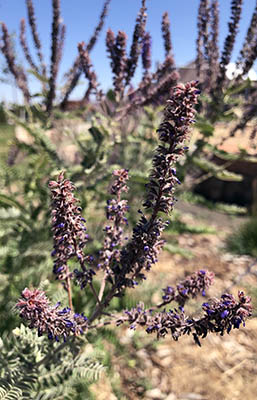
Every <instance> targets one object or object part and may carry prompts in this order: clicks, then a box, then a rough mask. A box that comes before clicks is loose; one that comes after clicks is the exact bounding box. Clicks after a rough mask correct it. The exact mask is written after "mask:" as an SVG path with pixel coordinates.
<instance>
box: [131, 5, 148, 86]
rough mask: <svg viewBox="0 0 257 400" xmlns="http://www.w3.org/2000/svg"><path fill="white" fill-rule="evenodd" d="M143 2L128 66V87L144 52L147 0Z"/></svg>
mask: <svg viewBox="0 0 257 400" xmlns="http://www.w3.org/2000/svg"><path fill="white" fill-rule="evenodd" d="M141 1H142V5H141V8H140V10H139V13H138V16H137V19H136V24H135V28H134V32H133V39H132V44H131V48H130V54H129V57H128V61H127V65H126V85H129V83H130V81H131V79H132V78H133V76H134V74H135V70H136V67H137V63H138V59H139V56H140V54H141V51H142V40H143V37H144V33H145V25H146V6H145V3H146V0H141Z"/></svg>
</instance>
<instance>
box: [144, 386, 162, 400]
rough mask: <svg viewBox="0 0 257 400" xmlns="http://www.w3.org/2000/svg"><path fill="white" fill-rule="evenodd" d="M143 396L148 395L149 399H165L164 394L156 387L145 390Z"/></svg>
mask: <svg viewBox="0 0 257 400" xmlns="http://www.w3.org/2000/svg"><path fill="white" fill-rule="evenodd" d="M145 396H146V397H148V398H149V399H155V400H162V399H166V394H164V393H162V392H161V390H160V389H158V388H155V389H151V390H147V391H146V392H145Z"/></svg>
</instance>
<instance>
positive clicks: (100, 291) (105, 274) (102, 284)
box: [98, 271, 108, 302]
mask: <svg viewBox="0 0 257 400" xmlns="http://www.w3.org/2000/svg"><path fill="white" fill-rule="evenodd" d="M107 275H108V274H107V272H106V271H105V273H104V277H103V280H102V283H101V287H100V290H99V294H98V298H99V300H100V302H101V301H102V298H103V294H104V289H105V285H106V278H107Z"/></svg>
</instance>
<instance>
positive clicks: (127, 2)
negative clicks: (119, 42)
mask: <svg viewBox="0 0 257 400" xmlns="http://www.w3.org/2000/svg"><path fill="white" fill-rule="evenodd" d="M103 2H104V0H61V7H62V18H63V20H64V23H65V24H66V27H67V34H66V41H65V48H64V54H63V60H62V64H61V69H60V72H59V83H60V84H62V82H63V81H62V79H61V78H62V76H63V73H64V72H65V71H66V70H67V69H69V67H70V66H71V64H72V62H73V60H74V59H75V57H76V55H77V43H78V42H80V41H82V40H84V41H85V42H87V41H88V40H89V38H90V36H91V34H92V33H93V31H94V27H95V25H96V23H97V21H98V18H99V15H100V13H101V10H102V6H103ZM51 3H52V2H51V0H34V7H35V12H36V18H37V22H38V31H39V35H40V39H41V42H42V44H43V50H44V54H45V57H46V60H49V55H50V51H49V50H50V34H51ZM220 3H221V4H220V46H221V47H222V45H223V42H224V38H225V36H226V34H227V32H228V27H227V22H228V19H229V16H230V3H231V0H220ZM255 3H256V0H244V5H243V14H242V19H241V24H240V31H239V34H238V37H237V42H236V46H235V49H234V52H233V58H235V57H236V55H237V54H238V51H239V49H240V47H241V44H242V41H243V39H244V36H245V33H246V31H247V28H248V25H249V22H250V19H251V15H252V12H253V10H254V6H255ZM140 4H141V1H140V0H112V1H111V4H110V8H109V13H108V16H107V18H106V21H105V25H104V29H103V31H102V32H101V35H100V38H99V41H98V42H97V44H96V46H95V48H94V49H93V51H92V53H91V59H92V62H93V65H94V67H95V70H96V73H97V76H98V79H99V81H100V82H101V86H102V88H103V89H104V90H105V89H107V88H108V87H111V69H110V65H109V59H108V58H107V56H106V48H105V34H106V30H107V29H108V28H109V27H110V28H111V29H112V30H113V31H114V32H115V33H117V31H118V30H123V31H125V32H126V33H127V35H128V45H130V43H131V38H132V34H133V27H134V23H135V19H136V16H137V12H138V10H139V8H140ZM198 5H199V0H148V1H147V7H148V10H147V14H148V20H147V27H146V29H147V30H149V31H150V32H151V35H152V41H153V48H152V60H153V63H152V64H153V67H154V66H155V63H156V62H157V61H162V60H163V57H164V49H163V40H162V36H161V18H162V14H163V13H164V12H165V11H168V13H169V17H170V21H171V34H172V42H173V50H174V55H175V60H176V63H177V65H178V66H181V65H184V64H186V63H187V62H189V61H191V60H193V59H194V57H195V41H196V35H197V30H196V23H197V10H198ZM0 16H1V17H0V18H1V21H4V22H5V23H6V25H7V27H8V29H9V32H10V33H15V32H16V35H17V37H18V35H19V23H20V19H21V18H22V17H25V18H27V12H26V7H25V0H0ZM27 28H28V26H27ZM27 32H28V41H29V43H30V44H31V36H30V32H29V29H27ZM32 47H33V46H31V48H32ZM16 51H17V53H18V57H19V61H23V57H22V53H21V50H20V46H19V43H18V41H17V46H16ZM2 62H3V56H2V54H1V55H0V63H2ZM24 66H25V67H26V66H27V64H26V63H24ZM139 77H140V69H139V71H138V72H137V74H136V77H135V81H137V80H138V79H139ZM82 81H83V80H82ZM31 87H32V89H34V90H36V89H37V87H36V84H35V82H34V81H33V79H32V80H31ZM85 88H86V84H81V85H79V87H78V88H77V89H76V91H75V92H74V94H73V96H72V97H73V98H78V97H79V96H80V95H82V94H83V93H84V90H85ZM0 91H1V92H0V99H5V100H13V99H14V100H16V96H17V93H16V92H15V90H14V89H13V88H11V87H10V86H7V85H3V84H1V85H0Z"/></svg>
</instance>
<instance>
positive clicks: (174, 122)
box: [16, 82, 252, 345]
mask: <svg viewBox="0 0 257 400" xmlns="http://www.w3.org/2000/svg"><path fill="white" fill-rule="evenodd" d="M199 93H200V91H199V90H198V88H197V82H190V83H187V84H186V85H183V84H179V85H177V86H176V87H175V88H174V90H173V91H172V95H171V98H170V100H169V101H168V102H167V106H166V108H165V110H164V119H163V122H162V123H161V124H160V127H159V129H158V130H157V133H158V135H159V140H160V142H161V144H160V145H159V146H158V148H157V150H156V152H155V155H154V157H153V166H152V171H151V174H150V177H149V183H148V184H147V195H146V199H145V202H144V204H143V206H144V210H145V211H144V212H143V211H142V210H138V212H139V214H140V220H139V221H138V223H137V224H136V226H135V227H134V229H133V234H132V237H131V239H130V240H128V242H127V244H124V241H125V240H126V239H127V238H124V237H123V227H124V225H126V224H127V219H126V217H125V213H126V211H127V210H128V205H127V201H126V200H125V199H122V198H121V195H122V193H123V192H127V191H128V187H127V180H128V178H129V176H128V170H126V169H118V170H115V171H114V172H113V176H114V177H115V180H114V182H113V183H112V185H111V187H110V193H111V195H112V196H113V198H112V199H110V200H108V201H107V207H106V216H107V220H108V225H107V226H105V228H104V232H105V235H104V244H103V247H102V250H101V251H100V254H99V259H98V269H101V270H103V271H104V273H103V277H102V282H101V286H100V290H99V292H98V293H97V292H96V287H95V286H94V282H92V277H93V275H94V274H95V272H94V271H97V268H96V265H94V269H93V267H92V268H90V265H91V264H94V259H93V258H92V257H90V256H85V254H84V252H83V248H84V246H85V244H86V242H87V240H88V236H87V233H86V227H85V222H86V221H85V220H84V218H82V216H81V211H82V210H81V208H80V206H79V204H78V200H77V199H76V198H75V197H74V194H73V192H74V189H75V187H74V185H73V183H72V182H70V181H69V180H68V179H65V178H64V173H63V172H62V173H60V175H59V177H58V179H57V181H51V182H50V183H49V187H50V190H51V195H52V230H53V237H54V251H53V252H52V256H53V257H54V258H55V260H54V273H55V274H56V275H57V278H58V279H61V280H64V281H65V282H64V285H65V288H66V289H67V291H68V295H69V303H70V308H64V309H62V310H60V309H59V304H58V305H56V306H55V307H52V306H50V304H49V301H48V299H47V297H46V295H45V294H44V292H42V291H40V290H38V289H34V290H29V289H25V290H24V291H23V293H22V299H20V300H19V302H18V303H17V305H16V307H17V308H18V309H19V310H20V315H21V317H22V318H24V319H26V320H28V321H29V322H30V327H31V328H38V333H39V335H41V334H43V333H47V334H48V336H49V338H50V339H53V338H55V339H56V340H59V338H60V337H63V338H64V339H65V338H66V337H67V336H69V335H71V334H74V335H78V334H81V333H83V332H85V331H86V330H87V329H89V328H92V327H97V326H98V325H92V322H93V321H95V320H96V319H97V318H99V317H100V316H102V315H104V314H106V315H108V316H109V318H113V321H114V322H115V323H116V324H117V325H120V324H122V323H123V322H128V323H129V324H130V327H131V329H135V328H136V327H137V326H144V327H145V329H146V332H147V333H156V334H157V337H158V338H159V337H164V336H165V335H166V334H167V333H169V332H170V333H171V335H172V337H173V339H174V340H178V338H179V337H180V336H181V335H184V334H192V335H193V337H194V340H195V342H196V343H197V344H199V345H200V341H199V338H204V337H205V336H206V335H207V334H208V333H210V332H217V333H220V334H221V335H223V334H224V333H225V332H227V333H229V332H230V330H231V329H232V328H239V326H240V324H241V323H244V321H245V319H246V318H248V317H249V316H250V315H251V310H252V306H251V299H250V298H249V297H247V296H245V295H244V293H243V292H239V301H236V300H235V298H234V296H232V295H231V294H224V295H223V296H222V297H221V299H211V300H209V301H208V302H205V303H204V304H203V305H202V308H203V311H204V313H205V314H204V316H203V317H201V318H189V317H187V316H186V315H185V312H184V308H183V306H184V304H185V303H186V301H187V300H188V299H189V298H194V297H196V296H197V295H198V294H200V293H201V294H202V295H203V296H205V294H206V293H205V292H206V289H208V287H209V286H210V285H211V284H212V283H213V274H212V273H210V272H208V271H206V270H199V271H198V272H196V273H195V274H193V275H191V276H188V277H186V278H185V279H184V280H183V281H182V282H180V283H179V284H178V285H176V287H174V288H173V287H172V286H167V287H166V288H165V289H163V292H164V294H163V297H162V300H163V301H162V303H161V304H159V305H157V306H156V307H154V308H152V309H145V307H144V305H143V304H142V303H140V304H139V306H138V307H135V308H133V309H132V310H127V311H126V312H125V315H124V316H122V317H120V318H118V319H117V317H115V316H113V315H110V314H107V313H106V308H107V307H108V306H109V304H110V302H111V300H112V299H113V298H114V297H115V296H122V295H123V294H124V290H125V289H126V288H133V287H135V285H137V284H138V283H139V281H141V280H142V279H145V278H146V275H145V273H146V271H149V270H150V268H151V267H152V265H153V264H154V263H156V262H157V260H158V254H159V252H160V250H161V249H162V246H163V244H164V241H163V239H162V231H163V230H164V229H165V227H166V225H167V224H168V221H165V220H164V219H163V218H161V217H160V212H161V213H166V214H169V213H170V212H171V211H172V208H173V204H174V201H175V199H174V189H175V186H176V185H177V184H180V181H179V179H178V178H177V176H176V168H175V164H176V162H177V161H178V159H179V157H181V155H183V154H184V153H185V151H186V149H187V147H186V146H185V144H186V143H185V141H186V140H187V138H188V134H189V131H190V127H191V125H192V124H193V123H194V116H195V109H194V107H195V104H196V103H197V97H198V95H199ZM71 258H75V260H76V261H77V262H78V263H79V264H80V270H78V269H75V270H74V271H73V272H71V273H70V272H69V269H68V261H69V260H70V259H71ZM72 277H74V278H75V280H76V281H77V282H78V283H79V285H80V287H81V289H83V288H84V287H85V286H86V285H87V284H88V286H89V289H90V290H91V291H92V292H93V294H94V297H95V299H96V305H95V308H94V310H93V312H92V314H91V315H90V316H89V319H88V320H87V319H86V318H85V317H84V315H83V314H74V313H73V311H72V295H71V290H70V283H71V282H70V278H72ZM172 301H175V302H177V303H178V309H174V310H169V311H166V309H164V310H162V311H160V312H158V309H160V308H161V307H163V306H165V305H167V304H168V303H170V302H172ZM108 323H111V320H109V321H105V322H104V323H103V324H108Z"/></svg>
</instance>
